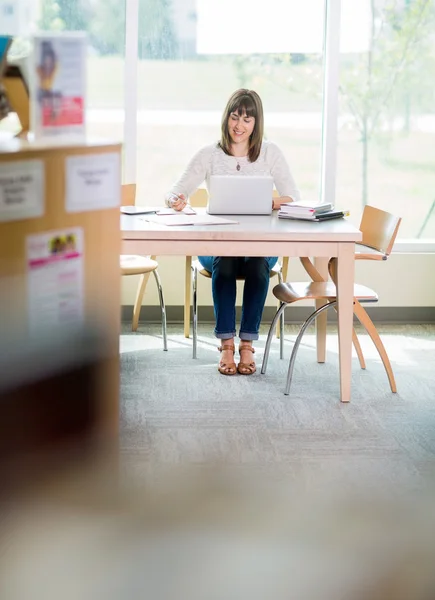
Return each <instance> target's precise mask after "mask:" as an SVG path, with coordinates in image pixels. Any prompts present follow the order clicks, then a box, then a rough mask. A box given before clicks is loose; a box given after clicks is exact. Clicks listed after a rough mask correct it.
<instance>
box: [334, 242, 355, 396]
mask: <svg viewBox="0 0 435 600" xmlns="http://www.w3.org/2000/svg"><path fill="white" fill-rule="evenodd" d="M354 277H355V244H352V243H342V244H339V247H338V258H337V300H338V346H339V361H340V400H341V401H342V402H349V401H350V396H351V381H352V330H353V286H354Z"/></svg>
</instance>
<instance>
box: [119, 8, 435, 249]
mask: <svg viewBox="0 0 435 600" xmlns="http://www.w3.org/2000/svg"><path fill="white" fill-rule="evenodd" d="M341 6H342V4H341V0H325V1H324V11H325V16H324V24H325V26H324V40H323V46H324V61H325V62H324V79H323V106H322V151H321V173H320V197H321V201H322V202H332V203H333V202H334V201H335V191H336V182H337V153H338V119H339V76H340V33H341ZM125 11H126V18H125V66H124V115H125V118H124V176H123V181H124V183H136V172H137V171H136V170H137V164H136V161H137V124H136V123H137V104H138V101H137V88H138V77H137V73H138V71H137V66H138V45H139V39H138V37H139V32H138V20H139V0H125ZM394 251H395V252H402V253H407V254H413V253H420V254H421V253H422V254H432V253H435V239H430V238H429V239H423V240H419V239H400V238H398V240H397V242H396V244H395V246H394Z"/></svg>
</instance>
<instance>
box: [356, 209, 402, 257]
mask: <svg viewBox="0 0 435 600" xmlns="http://www.w3.org/2000/svg"><path fill="white" fill-rule="evenodd" d="M401 221H402V219H401V218H400V217H395V216H394V215H392V214H391V213H388V212H385V211H384V210H380V209H379V208H375V207H374V206H365V207H364V212H363V215H362V218H361V224H360V227H359V228H360V231H361V233H362V234H363V239H362V242H361V243H362V244H363V245H364V246H368V247H369V248H373V249H374V250H377V251H378V252H382V253H383V254H385V256H389V255H390V253H391V250H392V249H393V245H394V241H395V239H396V236H397V232H398V230H399V226H400V223H401Z"/></svg>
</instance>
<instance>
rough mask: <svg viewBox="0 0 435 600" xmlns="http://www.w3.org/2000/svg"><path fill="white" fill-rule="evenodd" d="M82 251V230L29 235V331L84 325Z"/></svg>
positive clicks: (73, 229) (74, 229)
mask: <svg viewBox="0 0 435 600" xmlns="http://www.w3.org/2000/svg"><path fill="white" fill-rule="evenodd" d="M83 251H84V240H83V230H82V229H81V228H77V227H76V228H71V229H65V230H62V231H49V232H46V233H40V234H36V235H30V236H28V238H27V276H28V294H27V298H28V315H29V329H30V331H31V332H35V331H39V330H41V329H43V330H45V332H46V331H47V329H48V328H58V327H62V326H66V327H71V326H74V325H78V324H81V323H83V320H84V299H83V298H84V292H83V290H84V284H83Z"/></svg>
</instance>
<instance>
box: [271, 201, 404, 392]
mask: <svg viewBox="0 0 435 600" xmlns="http://www.w3.org/2000/svg"><path fill="white" fill-rule="evenodd" d="M400 223H401V219H400V218H399V217H396V216H394V215H392V214H390V213H387V212H385V211H383V210H380V209H378V208H375V207H373V206H366V207H365V208H364V212H363V216H362V219H361V224H360V231H361V232H362V234H363V239H362V242H361V243H360V244H356V250H355V260H386V259H387V258H388V256H389V255H390V253H391V250H392V248H393V245H394V241H395V239H396V236H397V232H398V230H399V226H400ZM301 262H302V264H303V266H304V268H305V270H306V271H307V273H308V274H309V275H310V277H311V278H312V280H313V281H312V283H310V284H307V283H293V284H283V286H281V287H280V286H276V287H275V288H274V290H273V293H274V295H275V296H276V297H277V298H278V300H279V301H280V302H281V304H280V307H279V309H278V311H277V313H276V315H275V318H274V321H273V322H272V325H271V328H270V330H269V335H268V338H267V342H266V350H265V354H264V359H263V366H262V370H261V372H262V373H265V372H266V366H267V360H268V354H269V350H270V343H271V339H272V333H273V327H274V325H275V323H276V322H277V320H278V319H279V318H280V313H281V311H282V312H284V310H285V308H286V306H287V305H288V304H290V303H294V302H296V301H298V300H303V299H304V300H306V299H311V300H325V301H326V304H325V305H323V306H320V307H319V308H318V309H317V310H316V311H314V313H312V314H311V315H310V316H309V317H308V319H307V320H306V321H305V322H304V324H303V325H302V328H301V331H300V333H299V335H298V338H297V340H296V342H297V343H295V346H294V347H293V351H292V356H291V359H290V364H289V372H288V377H287V386H286V392H285V393H286V394H288V393H289V390H290V384H291V378H292V371H293V366H294V361H295V359H296V352H297V349H298V346H299V343H300V339H301V338H302V335H303V334H304V332H305V330H306V328H307V327H308V326H309V324H310V323H312V321H313V320H315V319H316V318H317V316H318V315H319V314H321V313H322V312H323V311H324V310H326V309H328V308H330V307H331V306H333V307H334V308H335V309H337V299H336V295H335V283H336V281H337V278H336V263H337V259H336V258H332V259H331V260H330V261H329V264H328V270H329V273H330V275H331V279H332V282H326V281H325V280H324V279H323V278H322V276H321V275H320V274H319V272H318V271H317V269H316V268H315V266H314V265H313V263H312V262H311V261H310V259H309V258H301ZM354 296H355V298H354V313H355V316H356V317H357V319H358V320H359V321H360V323H361V324H362V325H363V326H364V328H365V329H366V331H367V333H368V334H369V336H370V338H371V339H372V341H373V343H374V344H375V347H376V349H377V351H378V353H379V356H380V357H381V360H382V363H383V365H384V368H385V371H386V373H387V376H388V380H389V383H390V387H391V391H392V392H397V387H396V382H395V379H394V374H393V370H392V368H391V364H390V360H389V358H388V355H387V352H386V350H385V347H384V345H383V343H382V340H381V338H380V337H379V334H378V332H377V330H376V327H375V325H374V323H373V322H372V320H371V319H370V317H369V315H368V314H367V312H366V310H365V309H364V308H363V306H362V303H364V302H377V299H378V298H377V295H376V293H375V292H374V291H373V290H370V289H369V288H366V287H363V286H355V293H354ZM352 340H353V343H354V346H355V349H356V352H357V355H358V359H359V362H360V365H361V368H362V369H365V368H366V364H365V361H364V356H363V353H362V350H361V346H360V344H359V340H358V336H357V335H356V332H355V330H354V331H353V338H352Z"/></svg>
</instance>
